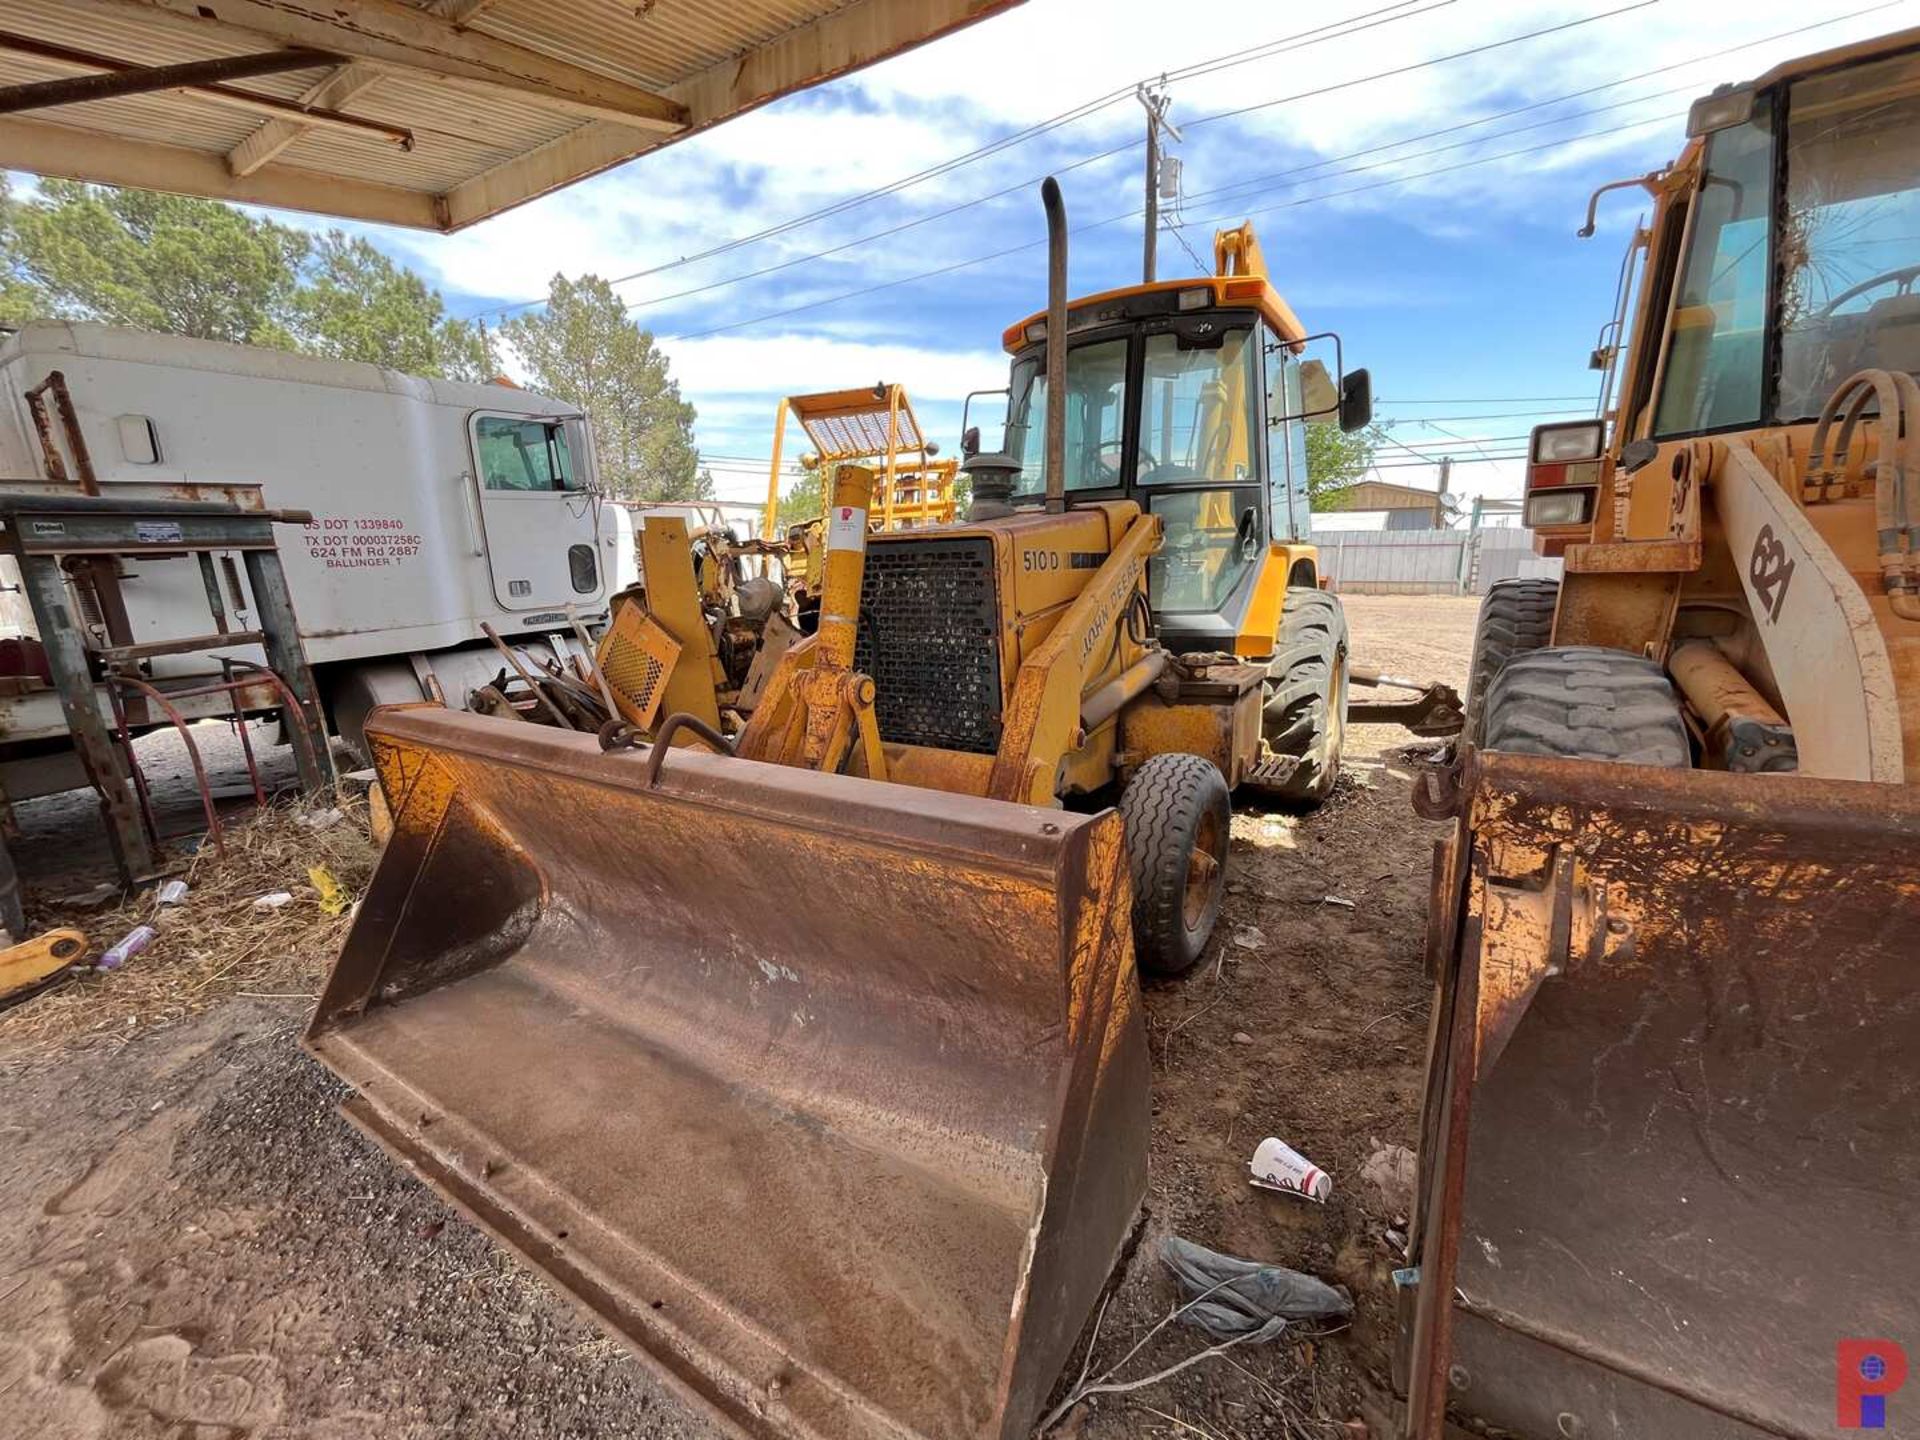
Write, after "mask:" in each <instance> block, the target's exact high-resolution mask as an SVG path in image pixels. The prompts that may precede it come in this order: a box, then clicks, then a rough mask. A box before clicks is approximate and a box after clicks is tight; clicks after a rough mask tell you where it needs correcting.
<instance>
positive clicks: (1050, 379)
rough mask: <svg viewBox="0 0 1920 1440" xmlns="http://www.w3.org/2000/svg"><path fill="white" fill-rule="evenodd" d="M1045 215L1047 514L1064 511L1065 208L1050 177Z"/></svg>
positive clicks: (1044, 191)
mask: <svg viewBox="0 0 1920 1440" xmlns="http://www.w3.org/2000/svg"><path fill="white" fill-rule="evenodd" d="M1040 203H1041V204H1042V205H1043V206H1045V207H1046V211H1047V432H1046V433H1047V438H1046V469H1047V510H1048V511H1049V512H1050V513H1052V514H1055V515H1058V514H1060V513H1061V512H1062V511H1064V510H1065V509H1066V508H1067V205H1066V201H1064V200H1063V199H1061V197H1060V182H1059V181H1058V180H1056V179H1054V178H1053V177H1052V176H1051V175H1049V176H1048V177H1047V178H1046V181H1045V183H1043V184H1042V185H1041V186H1040Z"/></svg>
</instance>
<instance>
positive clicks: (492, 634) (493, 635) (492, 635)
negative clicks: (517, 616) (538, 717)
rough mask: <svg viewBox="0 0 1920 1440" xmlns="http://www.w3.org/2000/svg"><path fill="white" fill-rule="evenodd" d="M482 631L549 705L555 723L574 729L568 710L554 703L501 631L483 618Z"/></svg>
mask: <svg viewBox="0 0 1920 1440" xmlns="http://www.w3.org/2000/svg"><path fill="white" fill-rule="evenodd" d="M480 633H481V634H483V635H485V636H486V637H487V639H489V640H491V641H492V642H493V648H494V649H496V650H498V651H499V652H500V658H501V659H503V660H505V661H506V662H507V664H509V665H511V666H512V667H513V670H514V673H515V674H516V675H518V676H519V677H520V683H521V684H523V685H525V686H526V687H527V689H529V690H531V691H532V692H533V698H534V699H536V700H538V701H539V702H540V703H541V704H542V705H544V706H546V707H547V713H548V714H549V715H551V716H553V723H554V724H556V725H558V726H559V727H560V728H561V729H562V730H571V729H573V728H574V725H573V722H572V721H571V720H569V719H568V718H567V715H566V712H565V711H564V710H562V709H561V708H560V707H559V706H558V705H556V704H555V703H554V700H553V697H552V696H551V695H549V694H547V692H546V690H545V689H544V688H542V686H541V684H540V682H539V681H538V680H536V679H534V677H533V672H532V671H530V670H528V669H527V667H526V666H525V665H523V664H521V663H520V657H519V656H518V655H516V654H514V653H513V651H512V650H511V649H510V648H508V646H507V642H506V641H504V640H502V639H501V638H500V635H499V632H497V631H496V630H495V629H494V628H493V626H492V625H490V624H488V623H487V622H486V621H485V620H482V621H481V622H480Z"/></svg>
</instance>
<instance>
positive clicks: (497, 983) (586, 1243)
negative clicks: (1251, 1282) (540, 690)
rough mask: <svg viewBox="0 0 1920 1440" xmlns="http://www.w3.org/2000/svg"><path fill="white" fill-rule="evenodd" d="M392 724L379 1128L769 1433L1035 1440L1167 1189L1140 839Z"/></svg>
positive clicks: (438, 721) (360, 1013)
mask: <svg viewBox="0 0 1920 1440" xmlns="http://www.w3.org/2000/svg"><path fill="white" fill-rule="evenodd" d="M367 728H368V735H369V737H370V739H371V740H372V742H373V745H374V749H375V754H376V763H377V765H378V767H379V770H380V778H381V785H382V788H383V790H384V792H385V794H386V795H387V797H388V799H389V800H390V801H391V803H392V807H393V819H394V831H393V835H392V838H391V840H390V841H389V842H388V845H387V849H386V852H385V854H384V855H383V856H382V859H381V862H380V866H379V869H378V870H377V871H376V873H375V875H374V879H373V882H372V884H371V886H370V887H369V890H368V894H367V896H366V898H365V900H364V901H363V903H362V906H361V910H360V913H359V915H358V917H357V918H356V920H355V923H354V927H353V929H352V931H351V932H350V934H349V936H348V939H347V942H346V946H345V948H344V950H343V951H342V954H341V957H340V959H339V961H338V962H337V964H336V966H335V968H334V971H333V973H332V975H331V976H330V977H329V979H328V982H327V984H326V987H325V989H324V991H323V993H322V996H321V1000H320V1003H319V1007H318V1010H317V1012H316V1015H315V1018H314V1021H313V1024H312V1027H311V1029H310V1031H309V1035H308V1043H309V1045H310V1047H311V1048H312V1050H313V1051H314V1053H315V1054H317V1055H318V1056H319V1057H320V1058H321V1059H322V1060H323V1061H325V1062H326V1063H327V1064H328V1065H329V1066H330V1067H332V1068H333V1069H335V1070H336V1071H337V1072H339V1073H340V1074H341V1075H343V1076H344V1077H346V1078H347V1079H348V1080H350V1081H351V1082H352V1083H353V1084H354V1085H355V1086H356V1087H357V1089H358V1090H359V1092H360V1094H359V1096H358V1098H357V1099H355V1100H354V1101H353V1102H351V1110H352V1113H353V1114H354V1117H355V1119H356V1120H357V1121H358V1122H359V1123H362V1124H364V1125H366V1126H368V1128H370V1129H371V1130H373V1131H374V1132H375V1133H376V1134H377V1135H378V1136H379V1137H380V1138H381V1139H382V1141H383V1143H385V1144H387V1145H389V1146H390V1147H392V1148H393V1149H394V1150H395V1151H396V1152H397V1153H399V1154H400V1155H402V1156H403V1157H405V1158H406V1159H407V1160H408V1161H410V1162H411V1163H413V1164H415V1165H417V1166H418V1167H419V1170H420V1173H422V1174H423V1175H425V1176H426V1177H427V1178H428V1179H429V1180H430V1181H431V1182H432V1183H434V1184H435V1185H436V1186H438V1187H440V1188H441V1189H442V1190H443V1191H444V1192H445V1193H447V1194H448V1195H450V1196H451V1197H452V1198H453V1199H454V1200H455V1201H456V1202H457V1203H459V1204H461V1205H462V1206H464V1207H465V1208H466V1209H467V1210H468V1212H469V1213H471V1214H473V1215H475V1216H476V1217H478V1218H479V1219H480V1220H481V1222H482V1223H484V1224H485V1225H486V1226H487V1227H488V1228H489V1229H491V1230H492V1231H493V1232H494V1233H495V1234H496V1235H498V1236H499V1237H501V1238H502V1239H503V1240H504V1241H505V1242H506V1243H507V1244H509V1245H510V1246H512V1247H513V1248H514V1249H515V1250H516V1251H517V1252H518V1253H520V1254H521V1255H522V1257H523V1258H525V1259H527V1260H528V1261H529V1262H530V1263H531V1264H533V1265H534V1266H536V1267H537V1268H538V1269H540V1270H541V1271H543V1272H544V1273H545V1274H547V1275H548V1277H549V1278H551V1279H552V1280H553V1281H554V1282H555V1283H556V1284H558V1285H560V1286H561V1287H562V1288H563V1289H565V1290H567V1291H568V1292H569V1293H570V1294H571V1295H572V1296H574V1297H575V1298H576V1299H577V1300H579V1301H580V1302H581V1303H582V1304H583V1305H585V1306H586V1307H587V1308H589V1309H590V1310H592V1311H593V1312H594V1313H595V1314H596V1315H597V1316H598V1317H599V1318H600V1320H601V1321H602V1323H603V1324H605V1325H606V1326H607V1327H608V1328H609V1329H610V1330H612V1331H613V1332H614V1333H616V1334H618V1335H619V1336H621V1337H622V1338H624V1339H626V1340H627V1341H629V1342H630V1343H631V1344H633V1345H634V1346H635V1347H636V1348H637V1349H638V1350H639V1351H640V1352H641V1353H642V1354H643V1355H645V1356H646V1357H648V1358H649V1359H650V1360H651V1361H652V1362H653V1363H654V1364H655V1365H657V1366H658V1367H659V1368H660V1369H661V1371H662V1372H663V1373H665V1374H666V1375H668V1376H669V1377H670V1378H671V1379H672V1380H673V1382H674V1383H675V1384H677V1385H679V1386H681V1387H682V1388H683V1389H684V1390H685V1391H686V1392H687V1393H689V1394H692V1395H694V1396H696V1397H698V1398H699V1399H700V1400H701V1401H703V1402H704V1403H705V1404H707V1405H709V1406H711V1407H712V1408H713V1409H714V1410H716V1411H717V1412H719V1413H720V1414H721V1415H722V1416H723V1417H725V1419H727V1420H728V1421H729V1422H730V1423H731V1424H732V1425H734V1426H736V1427H738V1429H740V1430H741V1431H743V1432H745V1433H747V1434H750V1435H754V1436H768V1437H772V1436H780V1437H801V1436H805V1437H810V1440H811V1437H824V1436H875V1437H879V1436H886V1437H889V1440H900V1437H907V1436H962V1435H964V1436H1003V1437H1013V1436H1016V1435H1024V1434H1025V1433H1026V1431H1027V1429H1028V1427H1029V1426H1030V1425H1031V1422H1032V1419H1033V1416H1034V1414H1035V1413H1036V1411H1037V1410H1038V1408H1039V1406H1040V1404H1041V1402H1042V1400H1043V1398H1044V1395H1045V1392H1046V1390H1047V1389H1048V1387H1049V1386H1050V1384H1051V1383H1052V1381H1053V1379H1054V1377H1055V1376H1056V1375H1057V1373H1058V1371H1059V1368H1060V1366H1061V1364H1062V1363H1063V1360H1064V1358H1065V1355H1066V1353H1067V1349H1068V1347H1069V1345H1070V1344H1071V1343H1072V1340H1073V1338H1074V1337H1075V1336H1076V1335H1077V1334H1078V1332H1079V1330H1080V1327H1081V1325H1082V1324H1083V1323H1084V1321H1085V1319H1086V1317H1087V1314H1088V1312H1089V1310H1090V1308H1091V1306H1092V1303H1093V1300H1094V1298H1095V1296H1096V1295H1097V1294H1098V1292H1099V1289H1100V1286H1101V1284H1102V1283H1103V1281H1104V1280H1105V1278H1106V1276H1107V1274H1108V1271H1109V1269H1110V1267H1111V1265H1112V1263H1113V1260H1114V1259H1115V1257H1116V1255H1117V1253H1118V1251H1119V1248H1120V1246H1121V1244H1122V1242H1123V1240H1124V1237H1125V1236H1126V1234H1127V1232H1128V1229H1129V1227H1130V1225H1131V1223H1132V1219H1133V1216H1134V1214H1135V1212H1136V1210H1137V1207H1138V1204H1139V1201H1140V1199H1141V1196H1142V1194H1143V1192H1144V1188H1145V1176H1146V1141H1147V1126H1148V1108H1147V1057H1146V1048H1145V1035H1144V1029H1143V1026H1142V1021H1141V1016H1140V1005H1139V995H1138V990H1137V985H1136V982H1135V979H1134V975H1133V961H1132V947H1131V941H1130V934H1129V923H1128V912H1129V909H1130V905H1131V900H1130V894H1129V888H1128V881H1127V869H1126V858H1125V854H1124V849H1123V846H1122V844H1121V838H1120V826H1119V821H1118V817H1117V816H1115V815H1114V814H1113V813H1112V812H1110V811H1109V812H1105V813H1103V814H1101V815H1097V816H1090V817H1089V816H1074V815H1068V814H1064V813H1062V812H1060V811H1057V810H1045V809H1039V808H1033V807H1028V806H1023V805H1012V804H1006V803H1000V802H991V801H985V800H980V799H977V798H972V797H962V796H950V795H942V794H939V793H937V792H934V791H929V790H923V789H913V788H909V787H907V786H902V785H888V784H878V783H874V782H871V781H866V780H861V779H856V778H852V777H847V776H837V775H822V774H813V773H809V772H805V771H801V770H797V769H793V768H788V767H783V766H772V765H764V764H759V763H756V762H753V761H748V760H741V759H736V758H728V757H722V756H715V755H710V754H706V753H703V752H701V751H698V750H684V751H681V750H676V751H675V752H674V753H673V756H672V759H671V761H670V762H669V763H668V764H667V766H666V767H665V770H664V773H663V774H662V776H661V777H660V780H659V784H658V786H657V788H651V789H650V788H648V786H647V784H646V781H645V778H644V774H643V763H642V760H641V757H639V756H637V755H635V754H632V753H615V754H602V753H601V752H600V751H599V750H598V748H597V747H596V746H595V744H594V742H593V741H592V740H591V739H590V738H589V737H585V736H577V735H573V734H569V733H565V732H560V731H555V730H550V729H546V728H544V727H535V726H503V725H498V724H494V723H490V722H488V721H485V720H483V719H479V718H476V717H472V716H466V715H460V714H456V713H452V712H446V711H440V710H434V709H420V710H409V711H398V712H396V711H391V710H383V711H380V712H377V713H376V715H375V716H374V718H373V719H372V720H371V721H370V722H369V724H368V727H367Z"/></svg>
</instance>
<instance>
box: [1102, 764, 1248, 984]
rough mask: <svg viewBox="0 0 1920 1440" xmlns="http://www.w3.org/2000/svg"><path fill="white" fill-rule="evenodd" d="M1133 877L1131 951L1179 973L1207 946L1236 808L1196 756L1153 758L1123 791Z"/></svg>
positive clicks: (1144, 964) (1213, 771)
mask: <svg viewBox="0 0 1920 1440" xmlns="http://www.w3.org/2000/svg"><path fill="white" fill-rule="evenodd" d="M1119 808H1120V819H1121V822H1122V824H1123V825H1124V827H1125V831H1126V837H1127V862H1128V867H1127V868H1128V870H1129V871H1130V872H1131V874H1132V877H1133V952H1134V955H1135V957H1136V958H1137V959H1138V961H1139V965H1140V968H1141V969H1142V970H1144V971H1145V972H1146V973H1147V974H1149V975H1179V974H1183V973H1185V972H1186V971H1188V970H1191V969H1192V968H1193V965H1194V962H1195V961H1197V960H1198V959H1199V958H1200V952H1201V951H1203V950H1205V949H1206V948H1207V938H1208V937H1209V936H1210V935H1212V934H1213V926H1214V922H1215V921H1217V920H1218V919H1219V918H1220V900H1221V897H1222V895H1223V894H1224V893H1225V891H1226V875H1227V844H1228V838H1229V832H1230V828H1231V825H1232V821H1233V809H1232V805H1231V802H1230V801H1229V800H1228V798H1227V781H1226V777H1225V776H1223V775H1222V774H1221V773H1220V770H1219V767H1218V766H1216V765H1215V764H1214V763H1213V762H1212V761H1211V760H1205V759H1202V758H1201V757H1200V756H1198V755H1172V754H1168V755H1153V756H1149V757H1148V759H1147V762H1146V763H1145V764H1144V765H1142V766H1141V767H1140V768H1139V769H1138V770H1137V771H1135V772H1134V776H1133V778H1132V779H1131V780H1129V781H1128V782H1127V784H1126V788H1125V789H1123V790H1122V791H1121V792H1120V806H1119Z"/></svg>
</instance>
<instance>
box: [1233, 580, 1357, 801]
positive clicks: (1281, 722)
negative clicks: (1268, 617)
mask: <svg viewBox="0 0 1920 1440" xmlns="http://www.w3.org/2000/svg"><path fill="white" fill-rule="evenodd" d="M1260 731H1261V735H1262V738H1263V739H1264V740H1265V741H1266V748H1267V750H1268V751H1269V752H1270V757H1271V758H1272V759H1277V760H1286V759H1295V760H1298V761H1299V762H1300V763H1299V764H1298V765H1296V766H1295V767H1294V769H1293V771H1292V773H1291V774H1290V775H1288V776H1287V777H1286V778H1285V779H1284V780H1282V781H1280V782H1279V783H1278V784H1262V783H1261V782H1260V780H1259V777H1258V774H1257V773H1256V774H1255V776H1254V777H1252V779H1253V783H1254V784H1255V785H1256V786H1258V788H1259V789H1260V790H1261V791H1263V792H1264V793H1266V794H1268V795H1271V796H1273V797H1274V798H1275V799H1278V800H1290V801H1295V802H1297V803H1301V804H1305V805H1308V806H1315V805H1319V804H1320V803H1321V802H1322V801H1324V800H1325V799H1326V798H1327V797H1328V796H1329V795H1331V794H1332V793H1333V787H1334V786H1335V785H1336V784H1338V783H1339V780H1340V751H1341V749H1342V747H1343V746H1344V744H1345V742H1346V735H1347V614H1346V611H1344V610H1342V609H1341V608H1340V600H1339V597H1337V596H1334V595H1329V594H1328V593H1327V592H1326V591H1324V590H1317V589H1314V588H1313V587H1312V586H1306V585H1291V586H1289V587H1287V598H1286V607H1285V609H1284V610H1282V611H1281V615H1280V634H1279V636H1278V637H1277V643H1276V644H1275V646H1274V654H1273V659H1272V660H1271V661H1269V662H1268V664H1267V696H1266V704H1265V706H1264V708H1263V710H1262V714H1261V718H1260Z"/></svg>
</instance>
